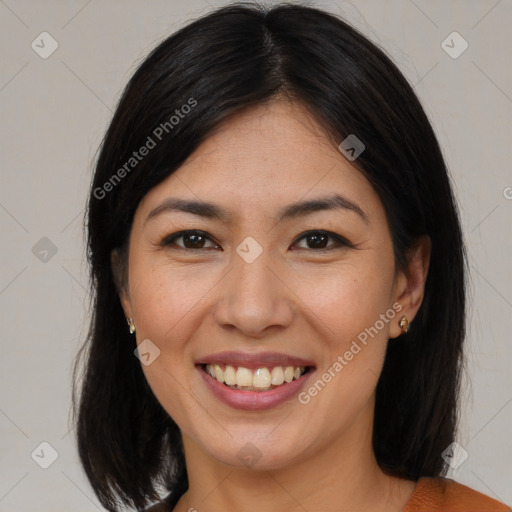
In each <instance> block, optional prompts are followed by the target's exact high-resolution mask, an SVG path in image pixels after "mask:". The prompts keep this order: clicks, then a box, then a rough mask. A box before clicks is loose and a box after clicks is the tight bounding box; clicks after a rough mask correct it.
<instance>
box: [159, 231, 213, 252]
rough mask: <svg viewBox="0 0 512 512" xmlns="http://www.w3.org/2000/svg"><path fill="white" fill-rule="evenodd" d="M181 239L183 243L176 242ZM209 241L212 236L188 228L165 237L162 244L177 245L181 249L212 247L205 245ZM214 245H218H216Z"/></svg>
mask: <svg viewBox="0 0 512 512" xmlns="http://www.w3.org/2000/svg"><path fill="white" fill-rule="evenodd" d="M180 239H182V240H183V244H176V243H175V242H176V240H180ZM207 241H211V238H210V237H209V236H208V235H206V234H205V233H203V232H202V231H197V230H188V231H180V232H178V233H173V234H172V235H169V236H167V237H166V238H164V240H162V243H161V245H163V246H169V245H176V246H177V247H179V248H180V249H209V248H210V247H205V243H206V242H207ZM213 247H217V246H216V245H214V246H213Z"/></svg>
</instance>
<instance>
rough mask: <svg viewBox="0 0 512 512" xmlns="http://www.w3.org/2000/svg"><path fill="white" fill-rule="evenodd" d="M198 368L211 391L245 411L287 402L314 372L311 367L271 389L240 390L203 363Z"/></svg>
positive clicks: (229, 403) (231, 405)
mask: <svg viewBox="0 0 512 512" xmlns="http://www.w3.org/2000/svg"><path fill="white" fill-rule="evenodd" d="M196 368H197V370H198V371H199V373H200V375H201V377H202V378H203V380H204V382H205V384H206V385H207V386H208V388H209V389H210V391H211V392H212V393H213V394H214V395H215V396H216V397H217V398H218V399H219V400H221V401H222V402H224V403H225V404H227V405H229V406H230V407H234V408H235V409H242V410H245V411H263V410H265V409H271V408H272V407H276V406H278V405H280V404H282V403H283V402H286V401H287V400H289V399H290V398H291V397H293V396H294V395H296V394H297V393H298V392H299V391H300V389H301V388H302V386H304V384H305V383H306V381H307V380H308V379H309V377H310V376H311V375H312V374H313V373H314V370H312V369H310V370H309V371H308V372H307V373H305V374H304V375H302V376H301V377H299V378H298V379H296V380H292V381H291V382H288V383H286V384H282V385H280V386H279V387H277V388H274V389H271V390H269V391H240V390H239V389H231V388H230V387H229V386H226V385H225V384H224V383H222V382H219V381H218V380H217V379H214V378H213V377H212V376H211V375H209V374H207V373H206V372H205V371H204V370H203V367H202V366H201V365H199V366H196Z"/></svg>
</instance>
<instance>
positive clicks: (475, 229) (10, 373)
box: [0, 0, 512, 512]
mask: <svg viewBox="0 0 512 512" xmlns="http://www.w3.org/2000/svg"><path fill="white" fill-rule="evenodd" d="M223 3H226V2H215V1H214V0H190V1H187V2H185V1H184V0H170V1H169V0H168V1H163V0H158V1H151V2H142V1H138V2H137V1H133V0H132V1H113V0H110V1H99V0H92V1H86V0H79V1H78V0H77V1H65V2H64V1H57V0H52V1H47V2H36V1H32V2H30V1H23V0H0V39H1V42H2V49H3V51H2V55H3V57H2V60H1V62H0V109H1V119H2V128H1V137H0V141H1V173H0V179H1V185H0V229H1V234H2V243H1V244H0V257H1V265H0V311H1V324H0V325H1V333H2V339H1V357H0V383H1V388H0V389H1V392H0V430H1V435H0V460H1V476H0V511H1V512H7V511H9V512H18V511H19V512H21V511H24V512H25V511H34V510H38V511H52V512H59V511H66V512H72V511H80V512H82V511H83V512H89V511H95V510H100V509H101V507H100V506H99V504H98V501H97V500H96V498H95V497H94V494H93V492H92V489H91V488H90V487H89V485H88V483H87V481H86V479H85V478H84V475H83V472H82V469H81V466H80V465H79V463H78V458H77V454H76V449H75V446H74V432H73V431H72V430H71V431H70V424H69V421H68V419H69V410H70V397H71V380H70V379H71V365H72V361H73V358H74V356H75V354H76V352H77V349H78V347H79V345H80V343H81V341H82V340H83V337H84V334H85V332H86V324H87V310H88V298H87V286H88V285H87V268H86V265H85V260H84V247H83V240H82V230H81V222H82V217H83V209H84V205H85V200H86V194H87V190H88V185H89V182H90V177H91V168H92V162H93V160H94V156H95V153H96V150H97V148H98V145H99V143H100V141H101V138H102V136H103V133H104V130H105V129H106V126H107V123H108V122H109V120H110V118H111V115H112V110H113V109H114V107H115V104H116V101H117V99H118V98H119V95H120V92H121V90H122V88H123V87H124V85H125V84H126V82H127V80H128V79H129V77H130V75H131V73H133V71H134V70H135V66H136V64H137V63H138V62H140V60H141V59H142V58H143V57H144V56H145V55H146V54H147V52H148V51H149V49H151V48H152V47H153V46H154V45H156V44H157V43H158V42H159V41H160V40H162V39H163V38H164V37H166V36H167V35H169V34H170V33H171V32H173V31H175V30H176V29H178V28H179V27H181V26H182V25H183V24H185V23H186V22H187V21H189V20H191V19H193V18H195V17H196V16H198V15H200V14H203V13H205V12H207V11H208V10H210V9H211V7H214V6H220V5H221V4H223ZM315 4H316V5H318V6H320V7H324V8H327V9H329V10H331V11H333V12H335V13H337V14H341V15H343V16H344V17H345V18H346V19H348V21H350V22H351V23H352V24H354V25H355V26H356V27H357V28H359V29H360V30H362V31H363V32H364V33H365V34H366V35H367V36H369V37H370V38H371V39H372V40H373V41H375V42H377V43H378V44H380V45H381V46H382V47H384V48H385V49H386V51H387V52H388V53H389V54H390V55H391V56H392V57H393V58H394V59H395V61H396V62H397V63H398V65H399V66H400V68H401V69H402V71H403V72H404V73H405V75H406V76H407V78H408V79H409V80H410V81H411V83H412V84H414V86H415V90H416V91H417V94H418V95H419V97H420V99H421V100H422V102H423V104H424V105H425V106H426V110H427V113H428V115H429V117H430V118H431V120H432V122H433V124H434V127H435V129H436V133H437V135H438V137H439V140H440V143H441V145H442V147H443V150H444V152H445V155H446V159H447V163H448V165H449V167H450V169H451V172H452V175H453V178H454V183H455V191H456V194H457V199H458V201H459V204H460V208H461V212H462V220H463V228H464V232H465V237H466V240H467V244H468V252H469V259H470V266H471V285H470V294H471V297H472V298H471V310H470V312H469V319H470V320H469V323H468V330H469V337H468V343H467V354H468V379H466V381H465V382H466V383H465V387H464V393H463V414H464V419H463V421H462V424H461V428H460V430H459V435H458V442H459V443H460V445H461V446H462V447H463V448H464V449H465V450H466V451H467V453H468V458H467V460H465V461H464V463H463V464H461V465H460V466H459V467H458V469H456V470H453V471H452V472H451V476H452V478H454V479H456V480H458V481H460V482H462V483H465V484H467V485H470V486H471V487H474V488H476V489H478V490H480V491H482V492H484V493H486V494H489V495H491V496H494V497H496V498H498V499H501V500H502V501H505V502H507V503H509V504H512V487H511V485H510V482H511V481H512V467H511V466H512V462H511V461H512V446H511V441H510V432H511V425H512V421H511V420H512V376H511V371H510V370H511V365H510V361H511V356H512V344H511V342H510V340H511V338H510V332H511V327H512V323H511V317H512V271H511V265H510V259H511V258H510V255H511V254H512V250H511V248H512V247H511V246H512V236H511V228H510V224H511V222H510V221H511V219H512V188H510V187H512V172H511V166H510V162H511V160H512V151H511V142H510V137H511V134H512V129H511V128H512V74H511V69H512V66H511V58H510V49H511V48H512V35H511V34H512V32H511V31H510V26H511V25H512V2H511V1H510V0H499V1H497V0H477V1H464V0H451V1H446V0H435V1H421V0H415V1H412V0H393V1H387V2H382V1H379V0H367V1H362V0H354V2H353V3H349V2H344V1H338V2H334V1H327V0H324V1H323V2H315ZM43 31H46V32H48V33H50V34H51V36H52V37H53V38H54V39H55V40H56V41H57V43H58V49H57V50H56V51H55V52H54V53H53V54H52V55H50V56H49V57H48V58H46V59H43V58H41V57H40V55H39V54H38V53H36V51H34V50H33V49H32V47H31V43H32V41H34V40H35V42H36V44H39V46H40V47H42V46H43V43H41V37H39V35H40V34H41V33H42V32H43ZM453 31H457V32H459V33H460V34H461V36H462V37H463V38H464V39H465V40H466V41H467V43H468V44H469V47H468V49H467V50H466V51H465V52H464V53H462V55H460V56H459V57H458V58H452V57H451V56H450V55H449V54H448V53H447V52H446V51H445V50H444V49H443V47H442V45H441V43H442V42H443V41H444V40H445V39H446V38H447V36H449V35H450V34H451V33H452V32H453ZM44 37H47V36H44ZM452 39H453V38H451V39H450V38H448V40H447V42H446V43H445V45H446V44H448V45H450V46H452V47H453V48H452V49H451V50H450V51H451V52H452V53H453V52H454V51H457V50H460V49H461V48H462V46H461V41H460V40H459V41H457V40H454V41H453V43H452V42H451V41H452ZM44 41H45V42H44V51H48V50H49V49H50V48H51V47H50V42H49V39H45V40H44ZM39 51H43V48H40V50H39ZM43 237H47V238H48V239H49V240H50V241H51V243H50V242H49V241H48V240H43V241H40V240H41V239H42V238H43ZM38 243H39V244H38ZM36 244H38V245H36ZM52 244H53V245H52ZM34 246H36V248H35V249H33V247H34ZM53 246H55V247H53ZM55 249H56V250H57V252H56V253H55V254H53V252H55ZM52 250H53V252H52ZM45 251H47V252H45ZM469 379H470V380H471V386H470V385H469ZM43 441H46V442H47V443H49V444H50V445H51V446H52V447H53V449H54V450H56V452H57V453H58V458H57V459H56V460H55V462H53V464H52V465H51V466H50V467H48V468H47V469H43V468H41V467H40V466H39V464H44V462H45V461H46V463H48V462H50V461H51V460H50V457H51V449H49V448H48V447H46V448H45V447H44V446H43V447H39V445H40V443H41V442H43ZM34 450H36V451H35V452H34ZM33 452H34V453H35V454H34V456H33V458H32V457H31V453H33ZM38 455H39V456H38ZM35 460H37V461H38V462H39V464H37V463H36V462H35Z"/></svg>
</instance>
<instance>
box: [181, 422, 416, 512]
mask: <svg viewBox="0 0 512 512" xmlns="http://www.w3.org/2000/svg"><path fill="white" fill-rule="evenodd" d="M362 425H371V422H368V421H367V419H366V421H362V422H355V424H354V425H353V427H354V428H351V429H350V431H349V432H346V433H344V434H343V435H342V436H340V437H339V438H338V439H337V440H336V442H335V443H329V444H328V445H325V446H323V447H322V448H321V449H319V450H315V452H314V454H313V455H311V456H309V457H303V458H301V459H300V460H298V461H294V462H292V463H290V464H288V465H286V466H283V467H280V468H279V469H271V470H265V469H255V468H254V467H253V468H247V467H233V466H228V465H226V464H223V463H222V462H220V461H218V460H216V459H214V458H212V457H211V456H210V455H209V454H208V453H207V452H205V451H204V449H203V448H202V447H201V446H199V445H198V444H197V443H195V441H193V440H192V439H191V438H189V437H188V436H186V435H183V444H184V448H185V459H186V463H187V470H188V477H189V489H188V491H187V492H186V493H185V494H184V495H183V496H182V498H181V500H180V501H179V503H178V505H177V506H176V508H175V512H186V511H194V510H196V511H200V512H220V511H225V510H243V511H244V512H261V510H265V512H281V511H282V510H287V511H289V512H304V511H306V510H323V511H326V512H334V511H336V512H363V511H367V510H372V511H374V512H381V511H382V512H400V511H401V510H402V508H403V507H404V506H405V504H406V502H407V501H408V499H409V497H410V495H411V494H412V491H413V489H414V483H413V482H409V481H407V480H402V479H399V478H396V477H392V476H389V475H387V474H386V473H384V472H383V471H382V470H381V469H380V467H379V466H378V464H377V461H376V460H375V456H374V453H373V449H372V429H371V427H370V428H366V429H361V426H362Z"/></svg>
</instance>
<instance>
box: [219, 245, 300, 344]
mask: <svg viewBox="0 0 512 512" xmlns="http://www.w3.org/2000/svg"><path fill="white" fill-rule="evenodd" d="M233 260H234V263H233V266H232V268H231V270H230V271H229V272H228V274H227V275H226V276H225V277H224V279H223V282H222V283H219V284H220V286H219V290H220V292H219V296H218V299H217V303H216V305H215V308H214V317H215V320H216V322H217V324H218V325H219V326H221V327H222V328H224V329H226V328H228V329H232V330H233V329H237V330H239V331H240V333H242V334H243V335H244V336H245V337H250V338H257V339H259V338H262V337H264V336H268V334H269V331H271V330H272V329H273V328H274V329H283V328H286V327H287V326H289V325H290V323H291V321H292V317H293V311H294V307H293V297H294V295H293V292H292V291H291V290H290V288H289V287H288V286H287V283H286V276H285V275H284V272H283V271H282V270H280V269H281V268H282V267H281V266H280V265H278V264H277V262H276V261H275V260H274V261H272V255H271V254H270V252H269V251H266V250H263V252H262V253H261V255H260V256H259V257H258V258H256V259H255V260H254V261H252V262H251V263H249V262H247V261H245V260H244V259H243V258H242V257H240V256H239V255H238V254H237V253H234V257H233Z"/></svg>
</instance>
